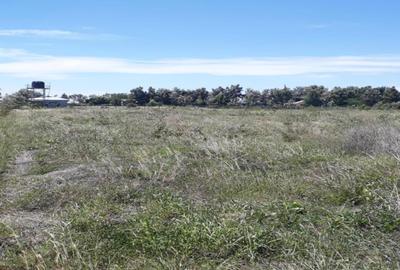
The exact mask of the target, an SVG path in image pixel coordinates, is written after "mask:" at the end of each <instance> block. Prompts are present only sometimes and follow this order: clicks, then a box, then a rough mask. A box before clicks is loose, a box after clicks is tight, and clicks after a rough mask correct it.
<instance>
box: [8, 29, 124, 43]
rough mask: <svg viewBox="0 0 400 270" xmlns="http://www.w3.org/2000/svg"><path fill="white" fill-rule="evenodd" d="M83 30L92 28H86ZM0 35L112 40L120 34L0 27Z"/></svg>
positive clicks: (119, 37)
mask: <svg viewBox="0 0 400 270" xmlns="http://www.w3.org/2000/svg"><path fill="white" fill-rule="evenodd" d="M84 30H87V31H89V30H93V29H87V28H85V29H84ZM0 37H8V38H10V37H22V38H34V37H36V38H52V39H66V40H92V39H95V40H114V39H121V38H122V37H121V36H118V35H113V34H104V33H97V34H96V33H90V32H73V31H67V30H58V29H0Z"/></svg>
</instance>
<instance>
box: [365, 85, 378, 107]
mask: <svg viewBox="0 0 400 270" xmlns="http://www.w3.org/2000/svg"><path fill="white" fill-rule="evenodd" d="M361 98H362V100H363V102H364V104H365V105H367V106H374V105H375V104H376V103H378V102H379V101H381V100H382V93H381V91H380V90H379V89H377V88H372V87H368V88H366V89H365V91H364V93H363V94H362V96H361Z"/></svg>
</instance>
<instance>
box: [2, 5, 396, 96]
mask: <svg viewBox="0 0 400 270" xmlns="http://www.w3.org/2000/svg"><path fill="white" fill-rule="evenodd" d="M0 8H1V11H2V12H1V16H0V88H2V92H3V93H4V92H8V93H11V92H13V91H15V90H17V89H19V88H22V87H23V86H24V85H26V84H27V83H29V82H30V81H31V80H45V81H46V82H48V83H51V85H52V89H53V90H52V93H53V94H61V93H63V92H67V93H85V94H92V93H105V92H127V91H128V90H129V89H131V88H133V87H136V86H138V85H142V86H144V87H148V86H154V87H174V86H177V87H182V88H197V87H208V88H212V87H217V86H219V85H229V84H237V83H240V84H242V85H243V86H244V87H246V88H247V87H251V88H256V89H264V88H269V87H281V86H283V85H284V84H286V85H288V86H290V87H295V86H300V85H309V84H324V85H326V86H329V87H333V86H336V85H337V86H347V85H376V86H378V85H389V86H392V85H396V86H400V83H399V81H400V51H399V50H400V47H399V42H400V35H399V30H398V29H399V26H400V16H399V10H400V1H398V0H397V1H396V0H386V1H376V0H374V1H372V0H364V1H361V0H346V1H345V0H335V1H325V0H302V1H296V0H292V1H289V0H286V1H285V0H281V1H268V0H246V1H244V0H242V1H238V0H229V1H228V0H192V1H187V0H186V1H184V0H137V1H134V0H112V1H111V0H96V1H94V0H85V1H71V0H70V1H65V0H57V1H50V0H36V1H31V0H15V1H3V3H1V4H0Z"/></svg>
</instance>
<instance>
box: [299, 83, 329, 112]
mask: <svg viewBox="0 0 400 270" xmlns="http://www.w3.org/2000/svg"><path fill="white" fill-rule="evenodd" d="M304 91H305V93H306V94H305V97H304V105H305V106H314V107H319V106H322V105H324V103H325V101H324V98H325V97H324V96H325V93H326V92H327V89H326V88H325V87H323V86H317V85H313V86H309V87H306V88H305V89H304Z"/></svg>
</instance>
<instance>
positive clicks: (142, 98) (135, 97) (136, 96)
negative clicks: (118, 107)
mask: <svg viewBox="0 0 400 270" xmlns="http://www.w3.org/2000/svg"><path fill="white" fill-rule="evenodd" d="M149 100H150V99H149V95H148V94H147V93H146V92H145V91H143V87H137V88H134V89H132V90H131V94H130V95H129V98H128V103H131V104H135V105H139V106H144V105H146V104H147V103H148V102H149Z"/></svg>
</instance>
